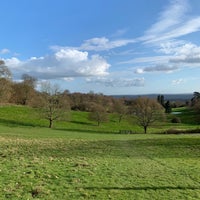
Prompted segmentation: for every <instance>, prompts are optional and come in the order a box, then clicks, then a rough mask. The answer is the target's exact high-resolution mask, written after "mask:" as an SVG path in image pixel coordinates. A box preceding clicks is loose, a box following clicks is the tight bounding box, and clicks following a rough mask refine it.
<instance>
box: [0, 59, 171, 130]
mask: <svg viewBox="0 0 200 200" xmlns="http://www.w3.org/2000/svg"><path fill="white" fill-rule="evenodd" d="M36 84H37V79H36V78H34V77H32V76H30V75H28V74H24V75H23V76H22V81H21V82H14V81H12V76H11V73H10V71H9V69H8V68H7V67H6V66H5V63H4V62H3V61H0V103H4V104H5V103H12V104H18V105H19V104H20V105H27V106H31V107H34V108H39V109H40V111H41V113H42V116H43V118H45V119H47V120H48V121H49V127H50V128H51V127H53V122H54V121H55V120H59V119H64V118H66V117H67V115H68V114H69V111H70V110H71V109H72V110H80V111H87V112H90V114H89V117H90V119H91V120H94V121H96V122H97V124H98V125H100V123H101V122H103V121H106V120H107V116H108V115H107V114H108V113H117V114H118V117H119V119H118V121H119V123H120V122H121V120H122V119H123V117H124V116H125V115H127V114H129V115H133V116H135V117H136V119H137V122H138V124H139V125H140V126H142V127H143V128H144V132H145V133H146V132H147V128H148V126H149V125H150V124H152V123H153V122H154V121H155V120H157V119H161V116H162V115H163V113H164V109H163V105H164V99H163V98H160V99H161V100H162V103H161V102H158V100H154V99H149V98H144V97H140V98H137V99H124V98H121V99H117V98H113V97H111V96H105V95H103V94H95V93H94V92H90V93H87V94H82V93H70V92H69V91H67V90H65V91H63V92H61V90H60V89H59V86H58V85H52V84H50V83H49V82H45V83H43V84H42V87H41V91H37V90H36V89H35V88H36ZM166 105H167V104H166V103H165V111H166Z"/></svg>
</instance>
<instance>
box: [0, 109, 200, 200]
mask: <svg viewBox="0 0 200 200" xmlns="http://www.w3.org/2000/svg"><path fill="white" fill-rule="evenodd" d="M4 109H5V110H4ZM6 109H7V110H6ZM9 109H11V111H12V112H13V113H14V111H16V113H15V115H14V114H12V115H11V116H10V117H9V112H8V108H1V109H0V111H1V112H0V113H1V114H0V119H2V118H3V119H4V120H2V121H1V125H0V159H1V161H0V163H1V164H0V190H1V191H2V192H1V193H0V199H13V200H14V199H24V200H25V199H43V200H45V199H48V200H54V199H123V200H124V199H137V200H138V199H139V200H140V199H181V200H182V199H183V200H184V199H200V175H199V171H200V160H199V153H200V136H199V135H160V134H147V135H145V134H134V135H120V134H115V133H111V132H109V131H108V132H109V134H107V133H106V131H104V129H106V128H107V127H106V126H108V125H107V124H104V125H102V128H99V127H96V126H95V125H94V124H93V123H92V124H91V122H89V121H87V119H86V118H83V115H87V113H82V114H80V113H74V115H75V116H74V118H72V119H71V121H72V122H68V123H66V122H65V123H64V122H63V123H64V124H63V123H60V124H57V125H56V126H57V127H58V128H57V129H53V130H50V129H48V128H44V127H37V126H36V125H40V126H45V125H46V124H45V123H46V122H45V121H37V117H35V118H34V116H36V115H35V114H32V115H31V116H32V117H31V118H30V116H29V115H30V111H31V113H33V111H32V110H29V111H28V110H27V108H24V107H23V108H21V107H14V108H9ZM14 109H16V110H14ZM23 109H24V110H23ZM28 109H30V108H28ZM3 110H4V111H3ZM25 111H26V112H25ZM2 113H3V114H2ZM17 113H18V114H20V116H21V118H20V117H19V116H18V117H17ZM22 114H23V115H22ZM6 115H7V116H6ZM72 117H73V116H72ZM84 120H85V121H84ZM13 122H15V123H13ZM19 122H20V123H19ZM22 122H23V123H22ZM80 122H81V123H80ZM5 123H6V124H7V125H9V126H5ZM20 124H21V126H19V125H20ZM108 124H110V123H108ZM114 124H115V123H114ZM24 125H27V126H24ZM30 125H31V126H30ZM69 125H70V126H69ZM73 125H74V127H73ZM111 126H112V123H111ZM113 126H114V125H113ZM122 126H125V122H124V125H122ZM91 127H92V128H91ZM93 127H94V129H93ZM84 128H87V129H86V130H88V131H85V132H84V131H83V130H84ZM95 128H99V129H100V130H99V131H102V132H100V133H98V131H95ZM118 128H119V127H118ZM120 128H121V127H120ZM70 129H71V130H70ZM89 130H91V131H89ZM109 130H113V127H112V129H111V128H110V129H109Z"/></svg>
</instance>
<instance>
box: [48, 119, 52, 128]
mask: <svg viewBox="0 0 200 200" xmlns="http://www.w3.org/2000/svg"><path fill="white" fill-rule="evenodd" d="M52 127H53V120H52V119H49V128H52Z"/></svg>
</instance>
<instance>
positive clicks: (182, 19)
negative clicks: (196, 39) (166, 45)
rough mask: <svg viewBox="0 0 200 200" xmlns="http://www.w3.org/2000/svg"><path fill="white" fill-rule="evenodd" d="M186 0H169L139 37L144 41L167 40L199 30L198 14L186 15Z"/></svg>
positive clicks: (187, 7) (199, 18) (187, 8)
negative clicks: (156, 18)
mask: <svg viewBox="0 0 200 200" xmlns="http://www.w3.org/2000/svg"><path fill="white" fill-rule="evenodd" d="M188 11H189V5H188V1H187V0H171V3H170V5H169V6H168V7H166V9H165V10H164V11H163V12H162V13H161V14H160V17H159V18H158V21H157V22H156V23H155V24H153V25H152V26H151V28H150V29H148V30H147V31H146V32H145V35H144V36H143V37H141V38H140V40H141V41H143V42H145V43H153V44H155V43H157V42H161V41H168V40H172V39H176V38H178V37H181V36H184V35H188V34H191V33H194V32H197V31H200V16H195V17H194V16H193V17H188V16H187V15H186V14H187V12H188Z"/></svg>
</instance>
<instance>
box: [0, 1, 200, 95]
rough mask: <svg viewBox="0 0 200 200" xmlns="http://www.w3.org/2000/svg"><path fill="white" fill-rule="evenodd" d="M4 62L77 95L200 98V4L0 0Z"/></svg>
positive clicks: (16, 74) (0, 49)
mask: <svg viewBox="0 0 200 200" xmlns="http://www.w3.org/2000/svg"><path fill="white" fill-rule="evenodd" d="M0 5H1V11H0V25H1V32H0V59H1V60H4V61H5V63H6V65H7V66H8V68H9V69H10V70H11V72H12V75H13V80H14V81H20V80H21V77H22V75H23V74H28V75H31V76H33V77H35V78H37V79H38V88H39V87H40V84H41V83H42V82H44V81H48V82H52V83H53V84H54V83H55V84H58V85H59V86H60V88H61V90H69V91H70V92H81V93H88V92H95V93H103V94H105V95H126V94H128V95H135V94H175V93H193V92H194V91H200V12H199V10H200V1H199V0H28V1H27V0H17V1H15V0H0Z"/></svg>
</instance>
